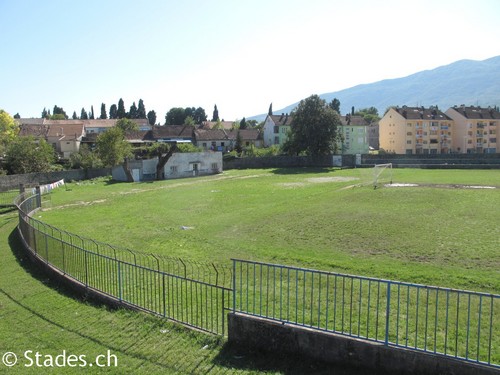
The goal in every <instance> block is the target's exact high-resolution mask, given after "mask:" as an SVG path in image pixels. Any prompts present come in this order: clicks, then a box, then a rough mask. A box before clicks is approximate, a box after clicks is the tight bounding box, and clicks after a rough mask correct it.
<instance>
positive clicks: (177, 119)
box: [165, 107, 186, 125]
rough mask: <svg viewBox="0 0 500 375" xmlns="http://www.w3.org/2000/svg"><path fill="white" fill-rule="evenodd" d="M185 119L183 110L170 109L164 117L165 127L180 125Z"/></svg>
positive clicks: (177, 108) (178, 108)
mask: <svg viewBox="0 0 500 375" xmlns="http://www.w3.org/2000/svg"><path fill="white" fill-rule="evenodd" d="M185 119H186V114H185V110H184V108H180V107H174V108H170V110H169V111H168V112H167V114H166V116H165V125H182V124H184V120H185Z"/></svg>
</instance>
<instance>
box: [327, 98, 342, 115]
mask: <svg viewBox="0 0 500 375" xmlns="http://www.w3.org/2000/svg"><path fill="white" fill-rule="evenodd" d="M328 105H329V106H330V108H332V109H333V110H334V111H337V113H338V114H340V100H338V99H337V98H333V100H332V101H331V102H330V104H328Z"/></svg>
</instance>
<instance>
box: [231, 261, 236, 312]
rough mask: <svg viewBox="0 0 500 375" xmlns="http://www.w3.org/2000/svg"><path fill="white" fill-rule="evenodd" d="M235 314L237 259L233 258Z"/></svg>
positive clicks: (234, 301) (234, 303)
mask: <svg viewBox="0 0 500 375" xmlns="http://www.w3.org/2000/svg"><path fill="white" fill-rule="evenodd" d="M232 289H233V314H234V313H235V312H236V259H233V285H232Z"/></svg>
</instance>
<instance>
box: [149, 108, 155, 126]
mask: <svg viewBox="0 0 500 375" xmlns="http://www.w3.org/2000/svg"><path fill="white" fill-rule="evenodd" d="M148 122H149V125H151V126H153V125H154V124H156V112H155V111H149V112H148Z"/></svg>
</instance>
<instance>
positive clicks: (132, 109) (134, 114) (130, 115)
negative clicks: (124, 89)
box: [127, 102, 137, 118]
mask: <svg viewBox="0 0 500 375" xmlns="http://www.w3.org/2000/svg"><path fill="white" fill-rule="evenodd" d="M127 118H137V106H136V105H135V102H133V103H132V105H131V106H130V111H129V112H128V113H127Z"/></svg>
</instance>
